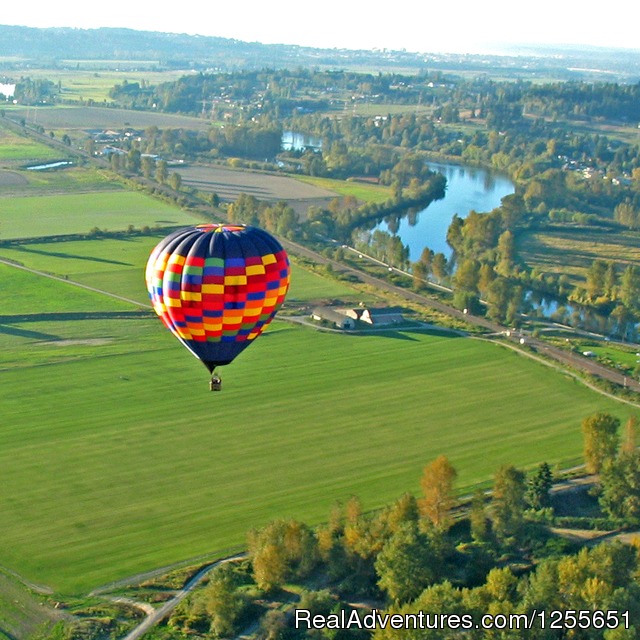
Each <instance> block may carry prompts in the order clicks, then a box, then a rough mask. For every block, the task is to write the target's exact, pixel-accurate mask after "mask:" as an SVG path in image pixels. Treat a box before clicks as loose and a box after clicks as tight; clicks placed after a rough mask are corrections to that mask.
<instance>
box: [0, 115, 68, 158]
mask: <svg viewBox="0 0 640 640" xmlns="http://www.w3.org/2000/svg"><path fill="white" fill-rule="evenodd" d="M0 125H1V123H0ZM59 156H60V152H59V151H56V150H55V149H52V148H51V147H47V146H46V145H44V144H40V143H39V142H34V141H33V140H30V139H29V138H25V137H23V136H18V135H16V134H14V133H12V132H10V131H8V130H7V129H4V128H3V127H2V126H0V162H7V161H13V162H15V161H19V162H24V161H27V160H33V159H38V160H50V159H53V158H58V157H59Z"/></svg>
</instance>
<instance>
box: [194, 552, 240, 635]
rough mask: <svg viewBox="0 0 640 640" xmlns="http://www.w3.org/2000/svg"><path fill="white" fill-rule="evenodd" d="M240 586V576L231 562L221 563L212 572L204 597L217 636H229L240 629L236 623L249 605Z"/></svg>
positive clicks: (212, 629) (213, 630)
mask: <svg viewBox="0 0 640 640" xmlns="http://www.w3.org/2000/svg"><path fill="white" fill-rule="evenodd" d="M239 586H240V579H239V576H238V574H237V573H236V572H235V570H234V568H233V566H232V565H231V563H226V564H222V565H220V566H219V567H217V568H216V569H214V571H213V572H212V574H211V578H210V579H209V585H208V586H207V588H206V590H205V592H204V598H205V602H206V610H207V613H208V614H209V615H210V616H211V631H212V632H213V633H214V634H215V635H216V637H223V638H224V637H228V636H231V635H233V634H235V633H236V632H237V631H238V629H236V623H237V622H238V619H239V618H240V616H241V615H242V613H243V612H244V610H245V608H246V606H247V600H246V598H245V597H244V596H243V594H242V592H241V591H239V589H238V587H239Z"/></svg>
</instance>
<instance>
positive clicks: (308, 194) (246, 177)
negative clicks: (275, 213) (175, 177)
mask: <svg viewBox="0 0 640 640" xmlns="http://www.w3.org/2000/svg"><path fill="white" fill-rule="evenodd" d="M179 173H180V175H181V176H182V181H183V183H184V184H185V185H188V186H190V187H194V188H195V189H198V190H200V191H204V192H215V193H217V194H218V196H220V198H221V199H222V200H226V201H230V202H231V201H234V200H235V199H236V198H237V197H238V196H239V195H240V194H241V193H245V194H247V195H251V196H254V197H255V198H257V199H258V200H266V201H277V200H285V201H288V202H289V203H290V204H292V205H295V204H296V203H298V204H300V205H303V207H302V209H301V211H306V209H307V207H309V206H310V205H311V204H313V203H314V202H318V203H321V202H323V203H326V201H327V200H330V199H332V198H335V197H336V195H337V194H336V192H335V191H332V190H331V189H330V188H326V187H324V186H318V185H316V184H311V183H309V182H308V181H301V180H296V179H294V178H290V177H288V176H284V175H273V174H266V173H253V172H249V171H235V170H233V169H226V168H223V167H217V166H202V165H193V166H184V167H181V168H180V170H179Z"/></svg>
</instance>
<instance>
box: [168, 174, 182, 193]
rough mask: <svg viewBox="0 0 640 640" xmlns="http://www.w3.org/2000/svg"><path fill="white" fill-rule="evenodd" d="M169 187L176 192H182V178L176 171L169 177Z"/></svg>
mask: <svg viewBox="0 0 640 640" xmlns="http://www.w3.org/2000/svg"><path fill="white" fill-rule="evenodd" d="M169 186H170V187H171V188H172V189H173V190H174V191H180V187H181V186H182V176H181V175H180V174H179V173H177V172H176V171H174V172H173V173H172V174H171V175H170V176H169Z"/></svg>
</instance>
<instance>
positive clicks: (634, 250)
mask: <svg viewBox="0 0 640 640" xmlns="http://www.w3.org/2000/svg"><path fill="white" fill-rule="evenodd" d="M518 253H519V254H520V255H521V256H522V257H523V259H524V261H525V262H526V263H527V265H529V266H530V267H532V268H533V267H536V268H538V269H540V270H541V271H544V272H546V273H555V274H558V275H561V274H563V273H564V274H566V275H567V276H568V277H569V279H570V281H571V282H572V283H573V284H578V283H584V281H585V279H586V272H587V270H588V269H589V267H590V266H591V264H592V263H593V261H594V260H595V259H596V258H599V259H601V260H611V261H613V262H615V263H616V264H617V265H618V269H619V271H622V270H624V267H625V266H626V265H628V264H635V265H640V234H638V233H637V232H633V231H624V232H623V231H621V232H617V233H611V232H610V233H602V231H597V232H595V231H588V230H585V231H545V232H536V233H531V234H526V235H524V236H523V237H522V238H521V239H520V240H519V241H518Z"/></svg>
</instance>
